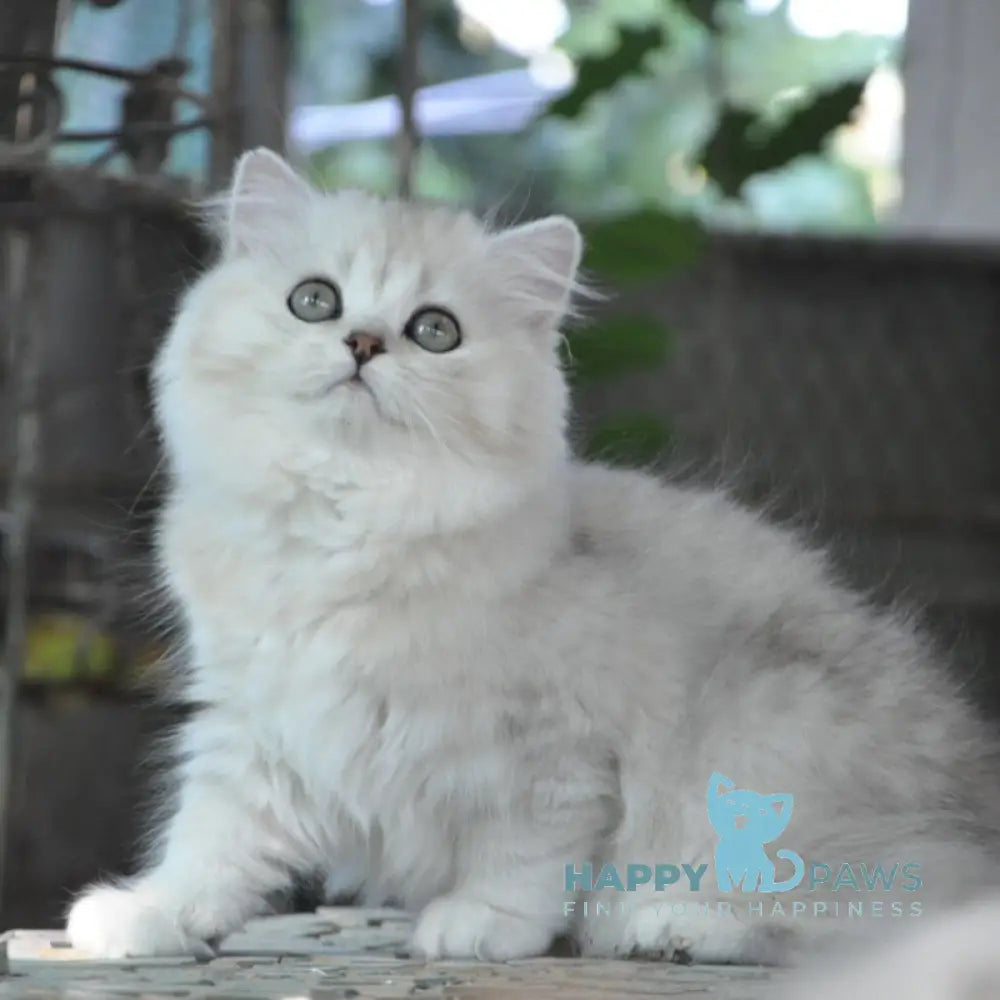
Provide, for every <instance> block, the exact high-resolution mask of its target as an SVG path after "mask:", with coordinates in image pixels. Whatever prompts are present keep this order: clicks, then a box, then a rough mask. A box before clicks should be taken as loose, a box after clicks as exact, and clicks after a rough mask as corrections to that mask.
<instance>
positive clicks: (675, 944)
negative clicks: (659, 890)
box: [621, 902, 746, 965]
mask: <svg viewBox="0 0 1000 1000" xmlns="http://www.w3.org/2000/svg"><path fill="white" fill-rule="evenodd" d="M745 937H746V929H745V928H744V926H743V925H742V924H741V923H740V922H739V921H738V920H736V918H735V917H732V916H731V915H728V914H721V915H708V914H696V913H695V914H693V913H677V912H674V908H673V907H671V906H670V905H669V904H667V903H658V902H657V903H652V902H650V903H644V904H641V905H639V906H637V907H636V909H635V912H634V913H633V914H632V916H631V917H630V918H629V921H628V923H627V924H626V925H625V934H624V940H623V942H622V948H621V951H622V952H623V953H624V954H626V955H631V956H633V957H636V958H652V959H659V960H662V961H667V962H677V963H679V964H682V965H688V964H690V963H691V962H699V963H701V962H708V963H712V964H716V963H718V964H728V963H731V962H739V961H740V957H741V951H742V947H743V942H744V939H745Z"/></svg>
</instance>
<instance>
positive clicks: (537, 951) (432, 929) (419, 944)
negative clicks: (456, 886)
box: [411, 896, 552, 962]
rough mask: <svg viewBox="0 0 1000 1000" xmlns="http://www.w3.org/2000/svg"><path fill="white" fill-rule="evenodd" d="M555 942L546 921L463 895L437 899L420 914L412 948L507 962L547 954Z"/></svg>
mask: <svg viewBox="0 0 1000 1000" xmlns="http://www.w3.org/2000/svg"><path fill="white" fill-rule="evenodd" d="M551 943H552V931H551V929H550V928H549V927H546V926H545V925H544V924H540V923H538V922H537V921H534V920H530V919H528V918H526V917H521V916H518V915H517V914H515V913H510V912H507V911H504V910H498V909H496V907H493V906H490V904H489V903H484V902H481V901H480V900H477V899H463V898H462V897H461V896H442V897H441V898H440V899H435V900H434V902H432V903H431V904H430V905H429V906H428V907H427V908H426V909H425V910H424V911H423V913H421V914H420V919H419V920H418V921H417V927H416V930H415V931H414V932H413V941H412V944H411V948H412V950H413V951H414V952H415V953H416V954H418V955H421V956H422V957H424V958H428V959H437V958H478V959H482V960H483V961H486V962H491V961H492V962H504V961H507V960H508V959H513V958H530V957H531V956H533V955H541V954H543V953H544V952H545V951H546V950H547V949H548V947H549V945H550V944H551Z"/></svg>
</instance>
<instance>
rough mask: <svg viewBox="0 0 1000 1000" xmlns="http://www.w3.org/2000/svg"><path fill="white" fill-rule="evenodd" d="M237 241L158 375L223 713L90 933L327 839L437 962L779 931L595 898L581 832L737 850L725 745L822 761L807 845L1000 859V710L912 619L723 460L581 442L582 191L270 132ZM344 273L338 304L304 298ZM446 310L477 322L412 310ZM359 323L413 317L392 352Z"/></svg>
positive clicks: (381, 325) (618, 854) (228, 205)
mask: <svg viewBox="0 0 1000 1000" xmlns="http://www.w3.org/2000/svg"><path fill="white" fill-rule="evenodd" d="M220 236H221V243H222V253H221V256H220V259H219V260H218V262H217V263H216V264H215V266H214V267H212V268H211V269H210V270H209V271H208V272H207V273H206V274H205V275H204V276H203V277H202V278H201V280H200V281H199V282H198V283H197V284H196V285H195V286H194V287H193V288H192V289H191V290H190V292H189V293H188V294H187V295H186V297H185V298H184V301H183V303H182V304H181V307H180V310H179V312H178V314H177V319H176V322H175V323H174V326H173V329H172V330H171V331H170V334H169V336H168V337H167V339H166V341H165V343H164V345H163V348H162V350H161V352H160V355H159V358H158V361H157V364H156V372H155V376H156V378H155V384H156V393H157V414H158V418H159V424H160V428H161V430H162V434H163V438H164V442H165V445H166V450H167V454H168V456H169V462H170V466H171V472H172V482H173V485H172V490H171V493H170V497H169V500H168V502H167V504H166V507H165V509H164V511H163V515H162V523H161V527H160V532H159V545H158V551H159V559H160V565H161V568H162V576H163V582H164V584H165V586H166V588H167V590H168V592H169V594H170V595H171V596H172V598H173V599H174V601H175V602H176V604H177V606H178V608H179V611H180V615H181V619H182V624H183V627H184V630H185V633H186V638H187V643H186V645H187V648H188V649H189V650H190V656H189V662H188V663H187V664H186V668H185V671H184V673H183V678H182V680H183V686H184V691H185V696H186V698H187V700H189V701H190V702H191V703H192V704H194V705H196V706H197V708H196V709H195V711H194V712H193V715H192V717H191V719H190V721H189V722H188V723H186V724H185V725H184V726H183V727H182V729H181V731H180V733H179V735H178V737H177V764H176V768H175V772H174V776H175V779H176V782H175V783H176V795H175V797H173V798H171V799H170V801H169V805H168V808H167V815H166V818H165V820H164V821H163V822H162V824H161V828H160V830H159V836H158V838H157V841H156V845H155V847H154V849H153V850H152V851H151V852H150V856H149V860H148V864H147V865H146V867H145V868H144V869H143V870H142V871H141V872H139V873H138V874H137V875H135V876H134V877H132V878H130V879H127V880H124V881H121V882H119V883H116V884H110V885H98V886H94V887H91V888H90V889H88V890H87V891H86V892H84V893H83V895H82V896H81V897H80V898H79V899H78V900H77V901H76V903H75V904H74V905H73V907H72V910H71V912H70V915H69V923H68V929H69V934H70V937H71V939H72V941H73V943H74V945H76V946H77V947H81V948H85V949H87V950H89V951H91V952H94V953H96V954H99V955H104V956H108V957H115V956H122V955H135V954H154V953H156V954H158V953H164V952H170V951H175V950H187V949H191V948H199V947H204V945H203V942H204V941H205V940H207V939H211V938H214V937H217V936H219V935H221V934H225V933H226V932H228V931H230V930H232V929H234V928H236V927H238V926H239V925H240V924H241V923H242V922H243V921H244V920H246V918H247V917H249V916H250V915H252V914H254V913H256V912H259V911H260V910H261V909H263V908H264V907H265V906H266V901H267V898H268V897H269V895H270V894H271V893H273V892H275V891H278V890H280V889H282V888H284V887H286V886H287V884H288V881H289V879H290V877H291V874H292V873H293V872H302V871H316V870H319V871H325V872H328V873H330V874H331V878H332V880H333V881H334V882H336V883H337V884H340V885H342V886H343V885H348V884H351V883H361V884H360V885H359V887H360V888H361V890H362V892H363V895H364V897H365V898H366V899H368V900H371V901H381V900H383V899H386V898H389V897H391V898H394V899H396V900H398V901H400V902H401V903H403V904H404V905H405V906H407V907H409V908H412V909H414V910H417V911H420V914H421V915H420V919H419V921H418V924H417V929H416V933H415V937H414V949H415V950H416V951H417V952H419V953H422V954H425V955H428V956H431V957H435V956H468V955H478V956H483V957H490V958H496V959H504V958H512V957H518V956H524V955H532V954H537V953H540V952H542V951H544V950H545V949H546V948H547V946H548V945H549V943H550V941H551V939H552V937H553V935H556V934H558V933H562V932H567V931H569V932H572V933H574V934H575V935H576V937H577V939H578V940H579V941H580V943H581V946H582V947H583V948H584V949H585V950H587V951H589V952H591V953H595V954H607V955H610V954H614V953H623V952H624V953H627V952H631V951H638V952H640V953H645V954H663V955H668V956H669V955H675V954H679V953H681V952H683V953H684V954H685V955H690V956H692V957H693V958H695V959H696V960H706V961H719V960H722V961H767V960H772V959H775V958H782V957H785V955H786V953H787V948H786V947H785V945H786V944H787V939H786V936H785V935H784V934H783V933H780V931H781V928H780V927H778V928H775V927H772V926H770V925H764V924H761V925H759V926H749V925H747V924H744V923H743V922H742V921H740V920H737V919H734V920H707V921H706V920H699V919H697V918H692V917H683V916H676V915H672V914H671V912H670V908H669V907H661V906H659V904H660V903H662V902H663V901H664V899H667V900H672V899H674V898H676V897H675V896H672V895H671V893H669V892H667V893H649V894H648V895H644V894H642V893H639V894H636V895H635V897H634V898H630V902H635V901H638V902H640V903H643V904H644V905H641V906H639V907H638V909H636V910H635V912H633V913H631V914H627V915H623V916H622V917H621V918H620V919H609V918H606V917H604V918H601V919H599V920H593V919H591V920H586V919H582V918H581V917H580V916H579V911H580V910H582V907H578V912H577V915H576V916H575V917H570V916H567V915H566V914H565V909H564V903H565V901H566V893H565V891H564V885H563V868H564V865H566V864H567V863H576V864H579V863H581V862H583V861H585V860H588V859H590V860H593V861H595V862H596V863H597V864H600V863H601V862H602V861H616V862H618V863H619V864H621V865H624V864H626V863H628V862H635V863H656V862H675V863H680V862H685V861H686V862H694V863H698V862H702V861H704V862H708V863H710V862H711V856H712V849H713V846H714V839H713V835H712V830H711V828H710V826H709V824H708V820H707V816H706V809H705V789H706V783H707V780H708V777H709V775H710V774H711V773H712V772H713V771H722V772H723V773H725V774H727V775H729V776H730V777H732V778H733V779H734V780H735V781H736V782H737V783H738V785H739V786H740V787H748V788H753V789H756V790H758V791H761V792H769V791H782V792H792V793H794V794H795V796H796V800H797V802H796V809H795V814H794V818H793V822H792V824H791V826H790V828H789V831H788V835H787V846H790V847H793V848H795V849H796V850H798V851H799V852H800V853H801V854H802V855H803V856H804V857H807V858H815V859H818V860H823V861H827V860H831V859H838V858H844V859H846V860H855V861H860V860H865V861H869V862H874V861H889V862H890V863H891V862H892V861H895V860H909V861H919V862H920V863H922V864H923V866H924V868H923V873H924V875H925V879H926V882H925V887H924V891H923V894H922V899H923V901H924V906H925V908H933V906H934V905H935V903H936V901H938V900H944V899H950V898H959V899H961V898H963V897H964V896H965V895H966V894H967V893H968V892H969V891H970V886H974V885H978V884H980V883H982V882H983V881H985V880H988V879H989V878H992V877H995V874H996V866H995V860H994V858H993V857H991V855H990V854H989V851H988V846H989V844H990V842H991V841H992V846H993V847H994V848H995V847H996V843H997V841H996V838H997V820H996V814H995V812H994V813H990V812H989V809H990V808H991V806H992V803H991V802H990V801H989V800H990V798H991V796H990V787H991V786H990V785H989V782H991V781H993V780H994V775H993V772H991V771H990V769H989V753H990V744H989V741H988V740H987V738H986V736H985V735H984V733H983V731H982V729H981V727H980V724H979V723H978V722H977V720H976V719H975V718H974V716H973V714H972V713H971V711H970V710H969V709H968V708H967V706H966V705H965V704H964V703H963V701H962V700H961V698H960V697H959V695H958V694H957V693H956V691H955V689H954V687H953V685H952V684H951V682H949V681H948V680H947V679H946V677H945V676H944V675H943V674H942V673H941V672H940V670H939V669H938V664H937V663H936V662H935V656H934V655H933V653H932V651H931V650H930V649H929V648H928V646H927V645H926V644H925V643H924V641H923V640H922V639H921V638H920V637H919V636H918V635H917V634H916V633H915V631H914V630H913V628H912V627H911V626H910V625H909V624H908V623H907V622H905V621H903V620H901V619H899V618H897V617H893V616H890V615H888V614H884V613H881V612H876V611H874V610H872V609H871V608H869V607H867V606H866V604H865V603H864V602H863V601H862V600H861V599H859V598H858V597H856V596H855V595H853V594H852V593H850V592H849V591H847V590H845V589H843V588H841V587H840V586H838V585H837V584H836V583H835V582H833V581H832V579H831V575H830V573H829V571H828V569H827V566H826V563H825V559H824V558H823V557H822V556H821V555H820V554H817V553H816V552H814V551H812V550H810V549H808V548H806V547H805V546H803V545H802V544H801V543H800V541H799V540H797V539H796V538H795V537H793V536H791V535H790V534H788V533H786V532H784V531H781V530H778V529H776V528H774V527H772V526H770V525H768V524H767V523H765V522H764V521H763V520H762V519H761V518H760V517H758V516H756V515H755V514H753V513H749V512H746V511H744V510H742V509H740V508H739V507H737V506H735V505H734V504H733V503H731V502H730V501H729V499H727V497H726V496H724V495H723V494H721V493H719V492H705V491H700V490H695V489H687V488H679V487H675V486H670V485H665V484H664V483H661V482H659V481H657V480H656V479H654V478H653V477H651V476H648V475H645V474H641V473H638V472H629V471H619V470H613V469H608V468H603V467H601V466H597V465H587V464H580V463H578V462H575V461H574V460H572V458H571V457H570V455H569V453H568V449H567V445H566V434H565V427H566V418H567V391H566V385H565V380H564V377H563V374H562V372H561V371H560V368H559V364H558V360H557V356H556V350H555V348H556V345H557V343H558V338H559V333H558V327H559V321H560V317H561V316H562V314H563V313H564V311H565V310H566V308H567V305H568V302H569V298H570V293H571V291H572V288H573V283H574V281H575V276H576V269H577V265H578V262H579V256H580V238H579V235H578V233H577V230H576V228H575V226H574V225H573V224H572V223H571V222H570V221H569V220H566V219H562V218H553V219H548V220H543V221H541V222H537V223H532V224H529V225H527V226H522V227H518V228H515V229H513V230H509V231H506V232H503V233H491V232H489V231H487V230H486V229H484V228H483V227H482V226H481V225H480V224H479V223H478V222H477V221H475V220H474V219H473V218H471V217H470V216H467V215H464V214H460V213H454V212H452V211H450V210H447V209H443V208H433V207H427V206H419V205H412V204H401V203H396V202H393V201H383V200H381V199H378V198H375V197H372V196H369V195H366V194H362V193H360V192H340V193H336V194H329V195H328V194H321V193H319V192H316V191H314V190H312V189H310V188H309V187H308V186H307V185H306V184H305V183H304V182H303V181H301V180H300V179H299V178H298V177H297V176H296V175H295V174H294V173H293V172H292V171H291V170H290V169H289V168H288V167H287V166H286V165H285V164H284V162H283V161H281V160H280V159H279V158H278V157H276V156H275V155H274V154H271V153H268V152H267V151H263V150H262V151H257V152H254V153H250V154H247V156H245V157H244V158H243V160H242V161H241V163H240V164H239V167H238V169H237V173H236V177H235V180H234V184H233V190H232V191H231V192H230V194H229V196H228V197H227V199H226V200H225V202H224V210H223V212H222V222H221V233H220ZM314 276H325V277H328V278H330V279H333V280H334V281H336V283H337V284H338V285H339V287H340V289H341V292H342V295H343V301H344V315H343V317H342V318H341V319H338V320H333V321H329V322H325V323H318V324H305V323H302V322H300V321H299V320H297V319H296V318H295V317H294V316H293V315H292V314H291V313H290V312H289V310H288V308H287V307H286V297H287V296H288V294H289V291H290V290H291V288H292V287H294V286H295V285H296V284H297V283H298V282H300V281H302V280H303V279H305V278H310V277H314ZM424 305H438V306H444V307H446V308H448V309H449V310H450V311H451V312H452V313H454V315H455V316H456V317H458V319H459V321H460V322H461V324H462V327H463V331H464V340H463V343H462V345H461V346H460V348H459V349H457V350H455V351H453V352H451V353H447V354H440V355H436V354H432V353H429V352H426V351H423V350H421V349H420V348H419V347H418V346H416V345H415V344H413V343H412V342H410V341H409V340H407V339H406V338H404V337H403V336H402V330H403V328H404V325H405V323H406V320H407V318H408V317H409V316H410V315H411V313H412V312H413V311H414V310H415V309H417V308H419V307H421V306H424ZM352 330H364V331H368V332H374V333H377V334H379V335H381V336H383V337H384V338H385V342H386V345H387V351H386V353H384V354H382V355H379V356H378V357H376V358H375V359H374V360H372V361H371V362H370V363H368V364H366V365H365V366H364V367H363V368H362V369H361V372H360V374H361V376H362V378H363V380H364V385H359V384H357V383H356V382H351V381H349V380H350V377H351V376H352V375H353V374H354V372H355V363H354V361H353V359H352V357H351V354H350V351H349V350H348V348H347V347H346V346H345V344H344V342H343V341H344V337H345V336H346V335H347V334H348V333H350V332H351V331H352ZM783 843H784V842H783ZM707 886H708V882H707V881H706V888H707ZM792 896H795V894H789V896H787V897H786V898H784V900H783V901H784V902H786V903H790V902H791V897H792ZM687 898H688V900H690V896H688V897H687ZM712 898H713V897H712V893H711V891H707V892H706V893H705V894H704V895H703V896H701V897H699V901H711V900H712ZM796 898H798V897H797V896H796ZM581 902H582V900H581ZM835 923H836V921H832V920H828V921H824V920H823V919H819V920H813V921H811V923H810V924H809V927H810V930H812V929H814V928H815V927H816V926H817V925H821V926H827V925H830V926H832V925H833V924H835ZM807 936H808V935H807Z"/></svg>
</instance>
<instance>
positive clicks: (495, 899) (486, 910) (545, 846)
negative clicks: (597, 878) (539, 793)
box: [412, 794, 610, 961]
mask: <svg viewBox="0 0 1000 1000" xmlns="http://www.w3.org/2000/svg"><path fill="white" fill-rule="evenodd" d="M609 812H610V808H609V799H608V798H606V797H602V796H600V795H598V794H595V795H594V796H593V798H591V799H590V800H589V801H584V802H577V803H575V804H573V805H572V806H567V805H566V804H565V803H564V805H563V808H561V809H558V810H557V811H556V812H554V813H550V814H549V815H546V816H545V817H544V820H540V819H539V817H538V816H537V815H536V816H532V817H524V818H523V819H522V820H520V821H518V822H513V821H509V820H508V821H507V822H502V823H501V822H499V821H497V822H494V823H490V824H484V825H482V826H479V827H477V829H476V830H474V831H468V830H466V831H463V839H464V841H465V843H464V845H463V848H462V850H461V854H462V856H463V858H464V861H463V863H462V865H461V869H462V871H461V873H460V875H459V877H458V879H457V881H456V884H455V886H454V888H453V889H452V890H451V891H450V892H449V893H447V894H446V895H443V896H439V897H438V898H437V899H434V900H432V901H431V902H430V903H429V904H428V905H427V906H426V907H425V908H424V910H423V912H422V913H421V914H420V916H419V918H418V921H417V926H416V929H415V931H414V935H413V941H412V950H413V951H414V952H415V953H417V954H419V955H423V956H425V957H427V958H430V959H435V958H480V959H484V960H492V961H505V960H508V959H515V958H527V957H531V956H533V955H540V954H543V953H544V952H545V951H547V950H548V948H549V946H550V945H551V944H552V941H553V939H554V938H555V937H557V936H558V935H560V934H562V933H564V932H565V931H567V930H568V928H569V926H570V924H571V922H572V919H573V917H572V907H570V906H569V905H567V904H568V899H570V898H572V894H571V893H567V891H566V875H565V872H566V865H567V864H573V863H577V864H579V863H580V862H581V861H583V860H585V859H587V858H589V857H592V856H593V853H594V851H595V849H596V847H597V845H598V844H599V843H600V840H601V838H602V837H603V836H605V835H606V831H607V828H608V823H609V816H608V813H609Z"/></svg>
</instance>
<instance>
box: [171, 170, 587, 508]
mask: <svg viewBox="0 0 1000 1000" xmlns="http://www.w3.org/2000/svg"><path fill="white" fill-rule="evenodd" d="M218 207H219V209H220V210H219V211H218V212H217V216H218V230H219V236H220V242H221V254H220V256H219V259H218V261H217V262H216V264H215V265H214V266H213V267H212V268H211V269H210V270H209V271H208V272H207V273H206V274H205V275H204V276H203V277H202V278H201V279H200V280H199V281H198V283H197V284H196V285H195V286H194V287H193V288H192V289H191V290H190V292H189V293H188V295H187V296H186V297H185V299H184V301H183V303H182V306H181V309H180V311H179V313H178V316H177V319H176V322H175V324H174V327H173V329H172V330H171V332H170V335H169V337H168V338H167V341H166V343H165V345H164V347H163V349H162V350H161V352H160V355H159V357H158V360H157V363H156V368H155V386H156V396H157V414H158V418H159V421H160V424H161V428H162V431H163V433H164V437H165V439H166V442H167V447H168V452H169V453H170V456H171V460H172V463H173V465H174V467H175V471H176V473H177V474H178V475H179V476H180V477H181V478H182V479H186V480H189V481H194V480H197V479H198V478H203V477H208V478H209V479H212V480H213V481H214V482H217V483H218V484H220V485H223V486H231V487H232V488H233V489H234V490H240V489H244V490H246V489H249V490H253V489H257V490H263V489H266V488H268V487H269V486H270V487H273V488H275V489H277V488H278V486H279V484H280V483H282V482H284V481H285V480H287V483H286V484H285V485H286V487H287V488H288V489H294V488H295V481H296V477H298V478H299V479H300V480H301V481H302V482H308V484H309V486H310V487H311V488H315V487H317V486H318V488H319V489H320V490H322V489H323V488H324V482H326V480H327V479H328V480H329V484H330V486H331V489H332V488H333V486H334V485H335V484H337V483H340V484H348V485H350V484H351V483H357V482H360V481H364V483H365V484H366V485H369V486H370V485H371V483H372V482H378V481H379V480H380V477H382V478H386V477H390V478H392V479H393V481H394V482H399V483H402V482H405V481H407V477H409V479H410V480H416V479H419V478H420V477H421V476H422V477H423V478H424V480H425V481H427V480H428V479H434V478H435V477H437V481H438V482H439V483H440V484H441V486H442V487H443V488H448V486H449V485H450V486H451V487H452V488H454V489H456V490H464V489H465V487H466V485H468V484H466V483H464V481H463V480H462V475H464V474H465V472H467V471H474V472H475V475H476V479H475V481H476V482H478V483H480V484H482V485H483V486H485V487H486V488H488V489H493V490H494V491H495V492H497V493H498V494H502V493H503V492H504V491H505V490H506V491H510V492H511V493H512V495H513V493H514V492H516V491H517V490H518V489H520V488H521V485H519V484H521V482H522V480H523V481H524V482H527V481H534V480H540V479H541V478H542V477H544V476H545V475H547V474H548V472H549V470H550V469H551V467H552V465H553V463H556V462H560V461H562V459H563V457H564V455H565V412H566V405H567V394H566V387H565V383H564V379H563V376H562V373H561V371H560V368H559V364H558V359H557V351H556V346H557V344H558V339H559V333H558V329H559V324H560V322H561V320H562V318H563V315H564V313H565V311H566V309H567V305H568V302H569V298H570V294H571V291H572V288H573V284H574V280H575V276H576V270H577V265H578V263H579V258H580V252H581V241H580V236H579V233H578V231H577V229H576V227H575V226H574V224H573V223H572V222H571V221H570V220H568V219H565V218H562V217H553V218H548V219H544V220H542V221H539V222H534V223H529V224H526V225H522V226H518V227H516V228H513V229H508V230H506V231H502V232H496V233H494V232H491V231H490V230H489V229H488V228H487V227H486V226H484V225H483V224H481V223H480V222H478V221H477V220H476V219H474V218H473V217H472V216H470V215H468V214H465V213H461V212H456V211H453V210H450V209H446V208H443V207H433V206H428V205H420V204H412V203H404V202H396V201H392V200H384V199H382V198H379V197H375V196H372V195H368V194H364V193H362V192H358V191H341V192H335V193H322V192H319V191H316V190H315V189H313V188H311V187H310V186H309V185H308V184H307V183H306V182H305V181H303V180H302V179H301V178H300V177H299V176H298V175H296V174H295V173H294V172H293V171H292V169H291V168H290V167H289V166H288V165H287V164H286V163H285V162H284V161H283V160H282V159H281V158H280V157H278V156H277V155H275V154H274V153H271V152H269V151H267V150H256V151H254V152H251V153H247V154H246V155H245V156H244V157H243V158H242V159H241V160H240V162H239V164H238V165H237V168H236V172H235V176H234V180H233V184H232V188H231V190H230V191H229V192H228V194H227V195H226V196H224V197H223V198H222V199H220V200H219V202H218ZM373 470H374V471H373ZM324 477H326V478H324ZM469 488H470V489H471V488H472V487H471V486H469Z"/></svg>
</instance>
